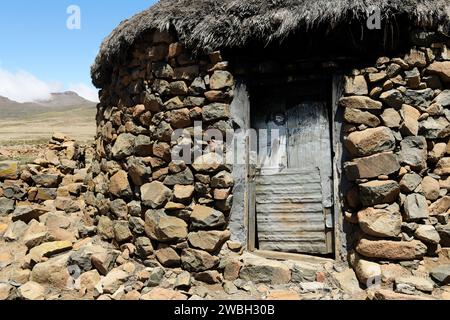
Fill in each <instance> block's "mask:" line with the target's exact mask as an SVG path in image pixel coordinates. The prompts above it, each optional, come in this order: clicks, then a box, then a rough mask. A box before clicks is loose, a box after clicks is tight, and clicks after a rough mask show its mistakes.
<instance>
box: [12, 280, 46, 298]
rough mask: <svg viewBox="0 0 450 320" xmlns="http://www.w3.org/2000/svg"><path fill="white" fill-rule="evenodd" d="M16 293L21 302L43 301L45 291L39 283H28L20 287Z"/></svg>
mask: <svg viewBox="0 0 450 320" xmlns="http://www.w3.org/2000/svg"><path fill="white" fill-rule="evenodd" d="M17 293H18V295H19V297H20V299H23V300H32V301H34V300H45V293H46V289H45V288H44V287H43V286H41V285H40V284H39V283H36V282H33V281H29V282H27V283H25V284H24V285H23V286H21V287H20V288H19V289H18V290H17Z"/></svg>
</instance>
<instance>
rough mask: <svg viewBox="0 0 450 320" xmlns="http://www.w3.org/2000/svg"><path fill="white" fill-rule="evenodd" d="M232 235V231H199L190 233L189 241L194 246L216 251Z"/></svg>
mask: <svg viewBox="0 0 450 320" xmlns="http://www.w3.org/2000/svg"><path fill="white" fill-rule="evenodd" d="M230 237H231V232H230V231H228V230H227V231H198V232H192V233H190V234H189V235H188V241H189V243H190V245H191V246H192V247H194V248H197V249H201V250H204V251H207V252H216V251H217V250H219V249H221V248H222V246H223V245H224V244H225V242H226V241H228V240H229V239H230Z"/></svg>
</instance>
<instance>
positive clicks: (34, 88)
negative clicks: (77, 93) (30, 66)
mask: <svg viewBox="0 0 450 320" xmlns="http://www.w3.org/2000/svg"><path fill="white" fill-rule="evenodd" d="M61 88H62V86H61V84H59V83H47V82H45V81H42V80H39V79H38V78H36V77H35V76H34V75H32V74H31V73H28V72H26V71H24V70H19V71H18V72H16V73H12V72H9V71H7V70H4V69H2V68H0V96H3V97H7V98H9V99H11V100H14V101H17V102H30V101H37V100H49V99H50V97H51V96H50V94H51V93H52V92H58V91H61Z"/></svg>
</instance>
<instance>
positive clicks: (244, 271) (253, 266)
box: [240, 257, 291, 285]
mask: <svg viewBox="0 0 450 320" xmlns="http://www.w3.org/2000/svg"><path fill="white" fill-rule="evenodd" d="M240 278H241V279H242V280H245V281H253V282H255V283H267V284H272V285H279V284H286V283H288V282H289V281H290V280H291V271H290V269H289V267H288V266H286V265H285V264H284V263H282V262H278V261H273V260H268V259H263V258H256V257H251V258H247V259H245V262H244V265H243V266H242V268H241V271H240Z"/></svg>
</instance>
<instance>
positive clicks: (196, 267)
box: [181, 249, 219, 272]
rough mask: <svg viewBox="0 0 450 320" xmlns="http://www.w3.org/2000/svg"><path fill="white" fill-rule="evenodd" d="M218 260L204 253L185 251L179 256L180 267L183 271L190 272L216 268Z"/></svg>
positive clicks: (200, 251)
mask: <svg viewBox="0 0 450 320" xmlns="http://www.w3.org/2000/svg"><path fill="white" fill-rule="evenodd" d="M218 264H219V258H218V257H216V256H212V255H210V254H209V253H208V252H206V251H202V250H196V249H185V250H183V252H182V254H181V265H182V267H183V269H184V270H187V271H190V272H202V271H206V270H211V269H214V268H215V267H217V266H218Z"/></svg>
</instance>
